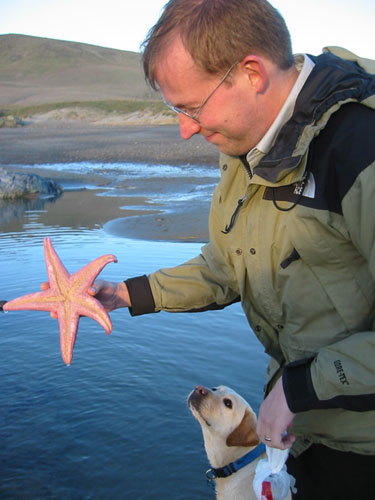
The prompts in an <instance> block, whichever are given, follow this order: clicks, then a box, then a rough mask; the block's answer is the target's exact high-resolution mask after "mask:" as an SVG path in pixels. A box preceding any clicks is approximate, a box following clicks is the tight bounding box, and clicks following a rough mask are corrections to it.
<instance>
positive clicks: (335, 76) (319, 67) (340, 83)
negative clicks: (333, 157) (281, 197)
mask: <svg viewBox="0 0 375 500" xmlns="http://www.w3.org/2000/svg"><path fill="white" fill-rule="evenodd" d="M336 54H339V55H340V56H342V57H339V55H336ZM309 57H310V58H311V59H312V60H313V61H314V63H315V66H314V68H313V70H312V72H311V74H310V75H309V77H308V79H307V81H306V83H305V85H304V87H303V88H302V90H301V92H300V94H299V96H298V98H297V100H296V104H295V108H294V113H293V116H292V117H291V118H290V119H289V120H288V122H287V123H286V124H285V125H284V126H283V127H282V129H281V130H280V132H279V135H278V138H277V140H276V142H275V144H274V146H273V147H272V149H271V150H270V152H269V153H268V154H267V155H266V156H265V157H264V158H263V159H262V160H261V161H260V162H259V164H258V165H257V166H256V167H255V169H254V174H256V175H258V176H259V177H261V178H262V179H264V180H265V181H268V182H272V183H277V182H280V181H281V180H282V179H284V178H285V177H286V176H287V175H288V174H289V173H290V172H291V171H292V170H294V169H295V168H296V167H297V166H298V165H300V164H301V160H302V157H303V156H304V155H306V153H307V151H308V148H309V145H310V143H311V141H312V140H313V138H314V137H315V136H316V135H318V134H319V132H320V130H321V129H322V128H324V126H325V125H326V123H327V121H328V119H329V118H330V116H331V115H332V114H333V113H334V112H335V111H337V110H338V109H339V108H340V107H341V106H342V105H343V104H345V103H348V102H359V103H363V104H365V105H368V106H371V107H373V108H375V76H374V74H371V73H370V72H371V71H373V72H375V61H372V60H369V59H361V58H359V57H357V56H356V55H355V54H352V53H351V52H349V51H347V50H345V49H340V48H336V47H330V48H325V49H324V52H323V53H322V54H321V55H320V56H311V55H309ZM343 57H345V58H343ZM305 163H306V162H305Z"/></svg>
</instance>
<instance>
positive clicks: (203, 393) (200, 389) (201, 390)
mask: <svg viewBox="0 0 375 500" xmlns="http://www.w3.org/2000/svg"><path fill="white" fill-rule="evenodd" d="M195 392H197V393H198V394H200V395H201V396H206V394H207V389H206V388H205V387H203V385H197V387H196V388H195Z"/></svg>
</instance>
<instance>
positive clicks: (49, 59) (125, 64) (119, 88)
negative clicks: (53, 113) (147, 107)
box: [0, 34, 160, 110]
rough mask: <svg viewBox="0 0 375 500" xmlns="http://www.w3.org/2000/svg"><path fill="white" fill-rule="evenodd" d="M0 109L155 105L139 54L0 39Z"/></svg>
mask: <svg viewBox="0 0 375 500" xmlns="http://www.w3.org/2000/svg"><path fill="white" fill-rule="evenodd" d="M0 89H1V91H0V109H3V110H4V109H8V110H9V109H15V108H16V109H17V108H20V107H26V106H34V105H41V104H43V105H45V104H47V103H50V104H51V103H61V102H64V103H71V102H75V103H76V102H87V101H96V102H97V101H100V102H103V101H119V100H120V101H126V100H127V101H129V100H141V101H145V100H146V101H147V100H160V96H159V95H158V94H156V93H155V92H153V91H152V90H151V89H149V88H148V87H147V85H146V83H145V81H144V77H143V72H142V68H141V64H140V55H139V54H138V53H135V52H127V51H122V50H115V49H108V48H104V47H98V46H96V45H89V44H84V43H76V42H66V41H61V40H52V39H48V38H39V37H32V36H26V35H11V34H10V35H0Z"/></svg>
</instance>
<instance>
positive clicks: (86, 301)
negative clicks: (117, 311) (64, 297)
mask: <svg viewBox="0 0 375 500" xmlns="http://www.w3.org/2000/svg"><path fill="white" fill-rule="evenodd" d="M71 307H72V310H73V311H74V312H75V313H77V314H78V315H79V316H87V317H89V318H92V319H93V320H95V321H96V322H97V323H99V325H100V326H101V327H102V328H103V329H104V331H105V333H106V334H107V335H109V334H110V333H111V331H112V321H111V318H110V317H109V315H108V313H107V311H106V310H105V309H104V307H103V306H102V304H101V303H100V302H99V301H98V300H97V299H95V298H94V297H91V295H88V294H86V297H83V296H81V297H80V298H79V299H77V300H76V301H74V303H72V306H71Z"/></svg>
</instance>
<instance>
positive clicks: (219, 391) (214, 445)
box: [188, 385, 259, 467]
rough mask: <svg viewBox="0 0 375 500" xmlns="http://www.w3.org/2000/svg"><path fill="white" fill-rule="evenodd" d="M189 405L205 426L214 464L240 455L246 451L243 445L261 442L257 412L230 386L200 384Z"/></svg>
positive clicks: (206, 438)
mask: <svg viewBox="0 0 375 500" xmlns="http://www.w3.org/2000/svg"><path fill="white" fill-rule="evenodd" d="M188 406H189V408H190V410H191V412H192V413H193V415H194V417H195V418H196V419H197V420H198V422H199V423H200V425H201V427H202V432H203V438H204V444H205V448H206V452H207V456H208V459H209V461H210V462H211V464H212V465H213V467H221V466H222V465H224V464H225V463H227V462H228V461H233V460H235V459H237V458H238V456H237V455H238V454H239V453H240V455H242V454H243V453H244V450H243V448H244V447H246V448H251V447H255V446H256V445H257V444H259V438H258V436H257V434H256V431H255V429H256V416H255V413H254V412H253V410H252V408H251V407H250V405H249V404H248V403H247V402H246V401H245V400H244V399H243V398H242V397H241V396H240V395H239V394H237V393H236V392H235V391H233V390H232V389H230V388H229V387H224V386H219V387H215V388H213V389H207V388H205V387H203V386H201V385H198V386H197V387H196V388H195V389H194V391H192V392H191V394H190V395H189V398H188ZM238 447H240V448H241V450H240V451H238V450H237V448H238Z"/></svg>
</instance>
